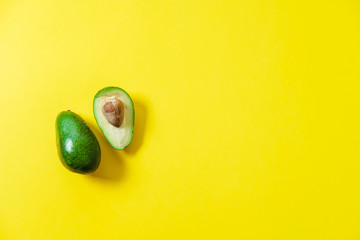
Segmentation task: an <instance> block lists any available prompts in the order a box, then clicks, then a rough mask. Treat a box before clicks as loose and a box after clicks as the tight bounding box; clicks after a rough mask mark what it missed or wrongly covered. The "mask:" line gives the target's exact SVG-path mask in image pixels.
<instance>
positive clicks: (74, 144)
mask: <svg viewBox="0 0 360 240" xmlns="http://www.w3.org/2000/svg"><path fill="white" fill-rule="evenodd" d="M56 142H57V149H58V154H59V157H60V160H61V162H62V164H63V165H64V166H65V167H66V168H67V169H69V170H70V171H72V172H76V173H83V174H86V173H91V172H93V171H95V170H96V169H97V168H98V166H99V164H100V158H101V150H100V146H99V142H98V141H97V139H96V137H95V135H94V133H93V132H92V131H91V130H90V128H89V127H88V126H87V125H86V124H85V122H84V120H83V119H82V118H81V117H80V116H79V115H77V114H76V113H74V112H71V111H64V112H61V113H59V115H58V116H57V118H56Z"/></svg>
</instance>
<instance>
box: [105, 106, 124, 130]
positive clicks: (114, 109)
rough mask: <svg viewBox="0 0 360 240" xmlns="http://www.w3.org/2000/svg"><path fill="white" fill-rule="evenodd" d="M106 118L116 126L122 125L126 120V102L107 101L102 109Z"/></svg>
mask: <svg viewBox="0 0 360 240" xmlns="http://www.w3.org/2000/svg"><path fill="white" fill-rule="evenodd" d="M102 112H103V114H104V116H105V118H106V120H107V121H108V122H109V123H110V124H111V125H113V126H114V127H117V128H118V127H120V126H121V124H122V122H123V120H124V104H123V103H122V102H121V101H120V100H118V99H114V100H110V101H107V102H106V103H105V104H104V106H103V109H102Z"/></svg>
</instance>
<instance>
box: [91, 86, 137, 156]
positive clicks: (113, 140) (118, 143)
mask: <svg viewBox="0 0 360 240" xmlns="http://www.w3.org/2000/svg"><path fill="white" fill-rule="evenodd" d="M112 99H118V100H120V101H121V102H122V103H123V105H124V119H123V122H122V124H121V126H120V127H115V126H113V125H112V124H110V123H109V122H108V120H107V119H106V118H105V116H104V114H103V112H102V108H103V106H104V104H105V103H106V102H107V101H111V100H112ZM94 116H95V119H96V122H97V124H98V126H99V128H100V129H101V131H102V132H103V134H104V136H105V137H106V139H107V140H108V141H109V143H110V144H111V146H113V147H114V148H116V149H119V150H120V149H123V148H125V147H126V146H128V145H129V144H130V143H131V141H132V138H133V130H134V105H133V102H132V100H131V98H130V96H129V95H128V94H127V93H126V92H125V91H124V90H122V89H121V88H115V87H109V88H105V89H103V90H101V91H99V92H98V94H96V96H95V98H94Z"/></svg>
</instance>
